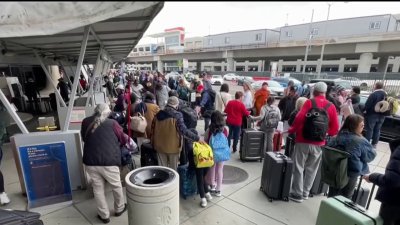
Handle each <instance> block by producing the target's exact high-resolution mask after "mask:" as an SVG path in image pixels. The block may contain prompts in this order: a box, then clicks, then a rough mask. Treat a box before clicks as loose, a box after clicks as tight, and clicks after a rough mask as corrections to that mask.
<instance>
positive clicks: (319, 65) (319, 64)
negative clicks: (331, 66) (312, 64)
mask: <svg viewBox="0 0 400 225" xmlns="http://www.w3.org/2000/svg"><path fill="white" fill-rule="evenodd" d="M321 69H322V61H321V59H318V60H317V69H316V70H315V72H317V73H318V71H320V72H322V71H321Z"/></svg>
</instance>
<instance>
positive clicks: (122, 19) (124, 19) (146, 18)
mask: <svg viewBox="0 0 400 225" xmlns="http://www.w3.org/2000/svg"><path fill="white" fill-rule="evenodd" d="M151 20H152V17H151V16H138V17H116V18H111V19H108V20H104V21H101V23H113V22H132V21H151Z"/></svg>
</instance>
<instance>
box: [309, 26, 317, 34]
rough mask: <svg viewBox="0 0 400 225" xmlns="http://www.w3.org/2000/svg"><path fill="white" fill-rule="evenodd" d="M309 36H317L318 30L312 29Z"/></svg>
mask: <svg viewBox="0 0 400 225" xmlns="http://www.w3.org/2000/svg"><path fill="white" fill-rule="evenodd" d="M310 34H311V35H318V28H313V29H312V30H311V33H310Z"/></svg>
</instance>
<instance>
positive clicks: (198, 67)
mask: <svg viewBox="0 0 400 225" xmlns="http://www.w3.org/2000/svg"><path fill="white" fill-rule="evenodd" d="M196 70H202V69H201V62H196Z"/></svg>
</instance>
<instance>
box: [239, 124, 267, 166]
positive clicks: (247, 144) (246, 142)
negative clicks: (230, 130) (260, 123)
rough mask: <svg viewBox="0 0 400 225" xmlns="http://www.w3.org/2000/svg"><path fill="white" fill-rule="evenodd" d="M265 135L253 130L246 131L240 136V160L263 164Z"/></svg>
mask: <svg viewBox="0 0 400 225" xmlns="http://www.w3.org/2000/svg"><path fill="white" fill-rule="evenodd" d="M264 145H265V133H264V132H262V131H260V130H256V129H253V128H250V129H245V130H243V131H242V133H241V136H240V150H239V154H240V160H242V161H249V160H259V161H260V162H262V159H263V158H264V149H265V146H264Z"/></svg>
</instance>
